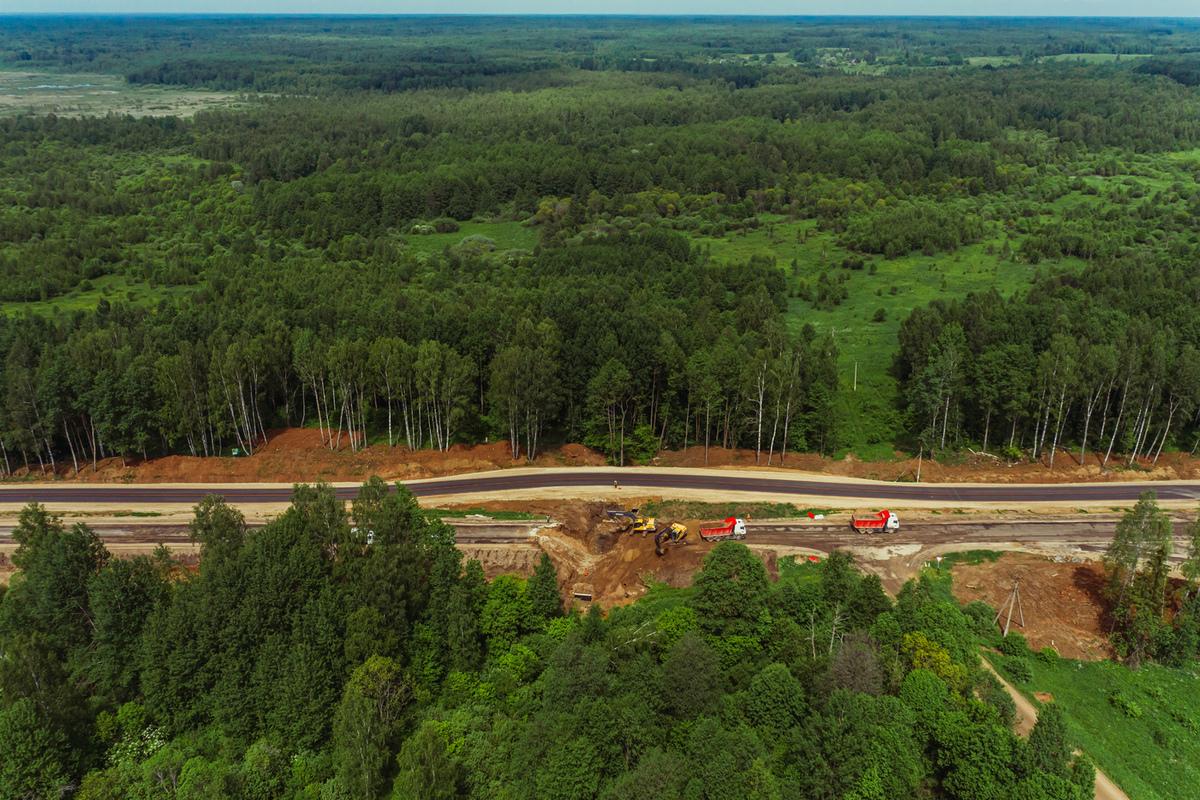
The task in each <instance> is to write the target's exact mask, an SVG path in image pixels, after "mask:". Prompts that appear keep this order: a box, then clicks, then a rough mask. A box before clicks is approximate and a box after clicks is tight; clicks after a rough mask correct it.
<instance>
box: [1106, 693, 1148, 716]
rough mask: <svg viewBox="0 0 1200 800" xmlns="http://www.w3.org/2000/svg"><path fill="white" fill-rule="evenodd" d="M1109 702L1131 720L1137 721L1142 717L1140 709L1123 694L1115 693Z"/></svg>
mask: <svg viewBox="0 0 1200 800" xmlns="http://www.w3.org/2000/svg"><path fill="white" fill-rule="evenodd" d="M1109 702H1110V703H1112V704H1113V705H1114V706H1116V707H1117V708H1119V709H1120V710H1121V711H1122V713H1124V714H1125V716H1127V717H1131V718H1132V719H1137V718H1138V717H1140V716H1141V715H1142V707H1141V706H1139V705H1138V704H1137V703H1135V702H1134V701H1133V700H1130V699H1129V698H1128V697H1127V696H1126V695H1125V693H1124V692H1117V693H1116V694H1114V695H1113V696H1112V697H1110V698H1109Z"/></svg>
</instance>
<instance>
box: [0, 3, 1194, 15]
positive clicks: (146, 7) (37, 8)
mask: <svg viewBox="0 0 1200 800" xmlns="http://www.w3.org/2000/svg"><path fill="white" fill-rule="evenodd" d="M4 12H7V13H21V14H24V13H53V14H62V13H68V14H164V13H165V14H324V15H329V14H656V15H657V14H663V15H672V14H685V15H693V14H731V13H732V14H762V15H814V16H819V15H825V14H837V15H868V16H894V15H905V16H908V15H917V16H1031V17H1046V16H1050V17H1114V16H1115V17H1197V16H1200V0H1140V1H1139V0H994V1H993V2H962V0H957V1H955V0H838V2H828V1H827V0H826V2H813V1H812V0H805V1H803V2H797V1H796V0H741V2H736V3H730V2H729V0H658V2H656V3H652V4H648V3H646V2H644V0H566V2H564V1H563V0H435V2H433V3H428V2H426V3H419V2H415V1H414V0H409V1H408V2H396V0H174V1H173V2H170V3H164V2H163V0H0V13H4Z"/></svg>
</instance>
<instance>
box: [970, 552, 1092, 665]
mask: <svg viewBox="0 0 1200 800" xmlns="http://www.w3.org/2000/svg"><path fill="white" fill-rule="evenodd" d="M951 574H952V575H953V576H954V594H955V596H956V597H957V598H958V599H959V601H960V602H962V603H964V604H965V603H969V602H971V601H972V600H982V601H984V602H986V603H988V604H990V605H991V606H992V607H993V608H995V609H996V610H998V611H999V610H1000V609H1001V608H1002V607H1004V605H1005V601H1007V600H1008V597H1009V595H1010V594H1011V593H1012V590H1013V584H1014V583H1019V586H1020V599H1021V605H1020V609H1019V610H1020V611H1023V612H1024V616H1025V625H1024V626H1023V627H1022V626H1021V625H1020V624H1019V618H1020V614H1019V611H1018V610H1017V609H1014V610H1013V612H1012V621H1011V624H1010V626H1009V631H1010V632H1016V633H1019V634H1021V635H1022V636H1024V637H1025V638H1026V639H1027V640H1028V641H1029V646H1030V648H1032V649H1034V650H1040V649H1041V648H1043V647H1052V648H1054V649H1055V650H1057V651H1058V653H1059V655H1062V656H1065V657H1067V658H1078V659H1082V660H1085V661H1099V660H1101V659H1105V658H1112V657H1113V656H1114V655H1115V653H1114V651H1113V649H1112V646H1111V645H1110V644H1109V643H1108V624H1107V622H1106V619H1107V618H1106V616H1105V613H1104V608H1105V603H1104V600H1103V597H1102V596H1101V589H1102V588H1103V586H1104V568H1103V566H1102V565H1101V564H1100V562H1098V561H1083V562H1080V563H1074V562H1070V561H1066V562H1056V561H1053V560H1049V559H1047V558H1046V557H1045V556H1036V555H1029V554H1027V553H1005V554H1004V555H1003V556H1001V557H1000V558H999V559H998V560H996V561H995V562H989V561H985V562H983V563H982V564H978V565H968V564H957V565H955V566H954V568H953V570H952V572H951ZM1007 616H1008V609H1007V608H1004V616H1002V617H1001V618H1000V624H1001V625H1003V623H1004V621H1005V618H1007Z"/></svg>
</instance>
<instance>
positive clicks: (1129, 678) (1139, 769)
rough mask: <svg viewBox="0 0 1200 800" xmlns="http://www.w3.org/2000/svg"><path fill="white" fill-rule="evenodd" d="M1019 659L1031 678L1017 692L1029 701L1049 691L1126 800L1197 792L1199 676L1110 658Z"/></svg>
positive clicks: (1163, 799) (1164, 799)
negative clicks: (1136, 667)
mask: <svg viewBox="0 0 1200 800" xmlns="http://www.w3.org/2000/svg"><path fill="white" fill-rule="evenodd" d="M1027 661H1028V663H1029V666H1030V669H1031V671H1032V673H1033V680H1032V681H1031V682H1030V683H1029V684H1028V685H1019V688H1020V689H1021V691H1022V692H1024V693H1025V694H1028V695H1030V696H1031V699H1032V692H1034V691H1039V692H1049V693H1051V694H1053V695H1054V702H1056V703H1058V704H1059V705H1060V706H1061V707H1062V709H1063V711H1065V712H1066V715H1067V719H1068V724H1069V726H1070V729H1071V733H1072V735H1074V736H1075V738H1076V741H1077V742H1078V744H1079V746H1080V748H1081V749H1082V750H1083V751H1084V752H1085V753H1087V754H1088V755H1089V756H1090V757H1091V758H1092V759H1093V760H1094V761H1095V762H1096V764H1097V765H1098V766H1099V767H1100V769H1102V770H1104V772H1105V773H1106V774H1107V775H1108V776H1109V777H1110V778H1112V779H1113V780H1114V781H1116V782H1117V783H1118V784H1119V785H1120V786H1121V788H1122V789H1124V790H1125V792H1126V793H1127V794H1128V795H1129V797H1130V800H1177V799H1178V798H1184V797H1196V796H1197V795H1198V793H1200V676H1198V675H1196V673H1194V672H1190V671H1184V670H1170V669H1164V668H1162V667H1145V668H1143V669H1141V670H1139V671H1137V672H1133V671H1132V670H1130V669H1128V668H1126V667H1123V666H1121V665H1119V664H1114V663H1113V662H1111V661H1100V662H1095V663H1088V662H1082V661H1074V660H1071V659H1060V660H1059V661H1058V662H1057V663H1056V664H1053V665H1047V664H1043V663H1041V662H1040V661H1039V660H1037V659H1034V658H1029V659H1027ZM1034 702H1035V703H1036V702H1037V701H1036V700H1035V701H1034Z"/></svg>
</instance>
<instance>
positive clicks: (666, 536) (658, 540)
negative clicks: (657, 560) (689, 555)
mask: <svg viewBox="0 0 1200 800" xmlns="http://www.w3.org/2000/svg"><path fill="white" fill-rule="evenodd" d="M687 537H688V530H687V526H685V525H681V524H680V523H678V522H670V523H667V524H666V525H664V526H663V527H662V529H661V530H659V531H658V533H656V534H654V553H655V555H660V556H661V555H662V554H663V553H665V552H666V548H667V545H676V544H679V545H685V544H691V542H689V541H688V540H687Z"/></svg>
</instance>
